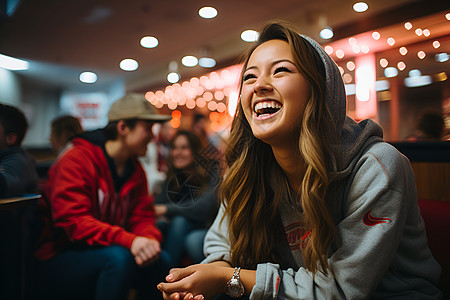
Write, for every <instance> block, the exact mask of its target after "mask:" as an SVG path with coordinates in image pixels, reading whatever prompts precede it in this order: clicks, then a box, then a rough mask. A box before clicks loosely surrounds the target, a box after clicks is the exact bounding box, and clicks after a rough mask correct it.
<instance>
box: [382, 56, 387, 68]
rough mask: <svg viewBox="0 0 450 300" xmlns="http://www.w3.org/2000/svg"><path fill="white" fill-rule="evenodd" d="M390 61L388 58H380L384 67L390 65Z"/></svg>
mask: <svg viewBox="0 0 450 300" xmlns="http://www.w3.org/2000/svg"><path fill="white" fill-rule="evenodd" d="M388 64H389V62H388V60H387V59H386V58H382V59H380V66H381V67H383V68H386V67H387V66H388Z"/></svg>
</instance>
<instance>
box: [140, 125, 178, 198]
mask: <svg viewBox="0 0 450 300" xmlns="http://www.w3.org/2000/svg"><path fill="white" fill-rule="evenodd" d="M153 130H154V132H156V136H157V137H156V139H154V140H152V141H150V143H149V144H148V150H147V154H146V155H145V156H140V157H139V160H140V161H141V163H142V166H143V167H144V170H145V173H146V174H147V180H148V190H149V192H150V194H151V195H157V194H159V193H160V192H161V184H162V183H163V181H164V180H165V179H166V176H167V169H168V167H167V160H168V157H169V151H170V146H169V144H170V141H171V139H172V137H173V135H174V134H175V132H176V130H175V129H174V128H173V127H172V125H170V122H169V121H166V122H163V123H161V124H155V126H153Z"/></svg>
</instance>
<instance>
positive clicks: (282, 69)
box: [274, 67, 289, 74]
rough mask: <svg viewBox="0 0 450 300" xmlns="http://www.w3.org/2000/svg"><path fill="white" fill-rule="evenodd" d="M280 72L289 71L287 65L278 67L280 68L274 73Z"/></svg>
mask: <svg viewBox="0 0 450 300" xmlns="http://www.w3.org/2000/svg"><path fill="white" fill-rule="evenodd" d="M279 72H289V69H288V68H286V67H278V68H276V69H275V72H274V74H277V73H279Z"/></svg>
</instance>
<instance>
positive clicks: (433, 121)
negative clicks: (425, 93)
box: [407, 112, 445, 142]
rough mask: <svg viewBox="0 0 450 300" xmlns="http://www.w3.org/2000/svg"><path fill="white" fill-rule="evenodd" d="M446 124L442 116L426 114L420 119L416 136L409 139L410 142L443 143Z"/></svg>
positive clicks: (432, 113) (431, 113)
mask: <svg viewBox="0 0 450 300" xmlns="http://www.w3.org/2000/svg"><path fill="white" fill-rule="evenodd" d="M444 129H445V123H444V118H443V117H442V114H440V113H437V112H425V113H423V114H422V116H421V117H420V119H419V123H418V124H417V129H416V131H415V132H414V134H413V135H412V136H410V137H408V138H407V141H410V142H430V141H441V140H443V136H444Z"/></svg>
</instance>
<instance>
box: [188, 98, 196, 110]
mask: <svg viewBox="0 0 450 300" xmlns="http://www.w3.org/2000/svg"><path fill="white" fill-rule="evenodd" d="M186 107H187V108H189V109H193V108H194V107H195V100H193V99H188V100H187V101H186Z"/></svg>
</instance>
